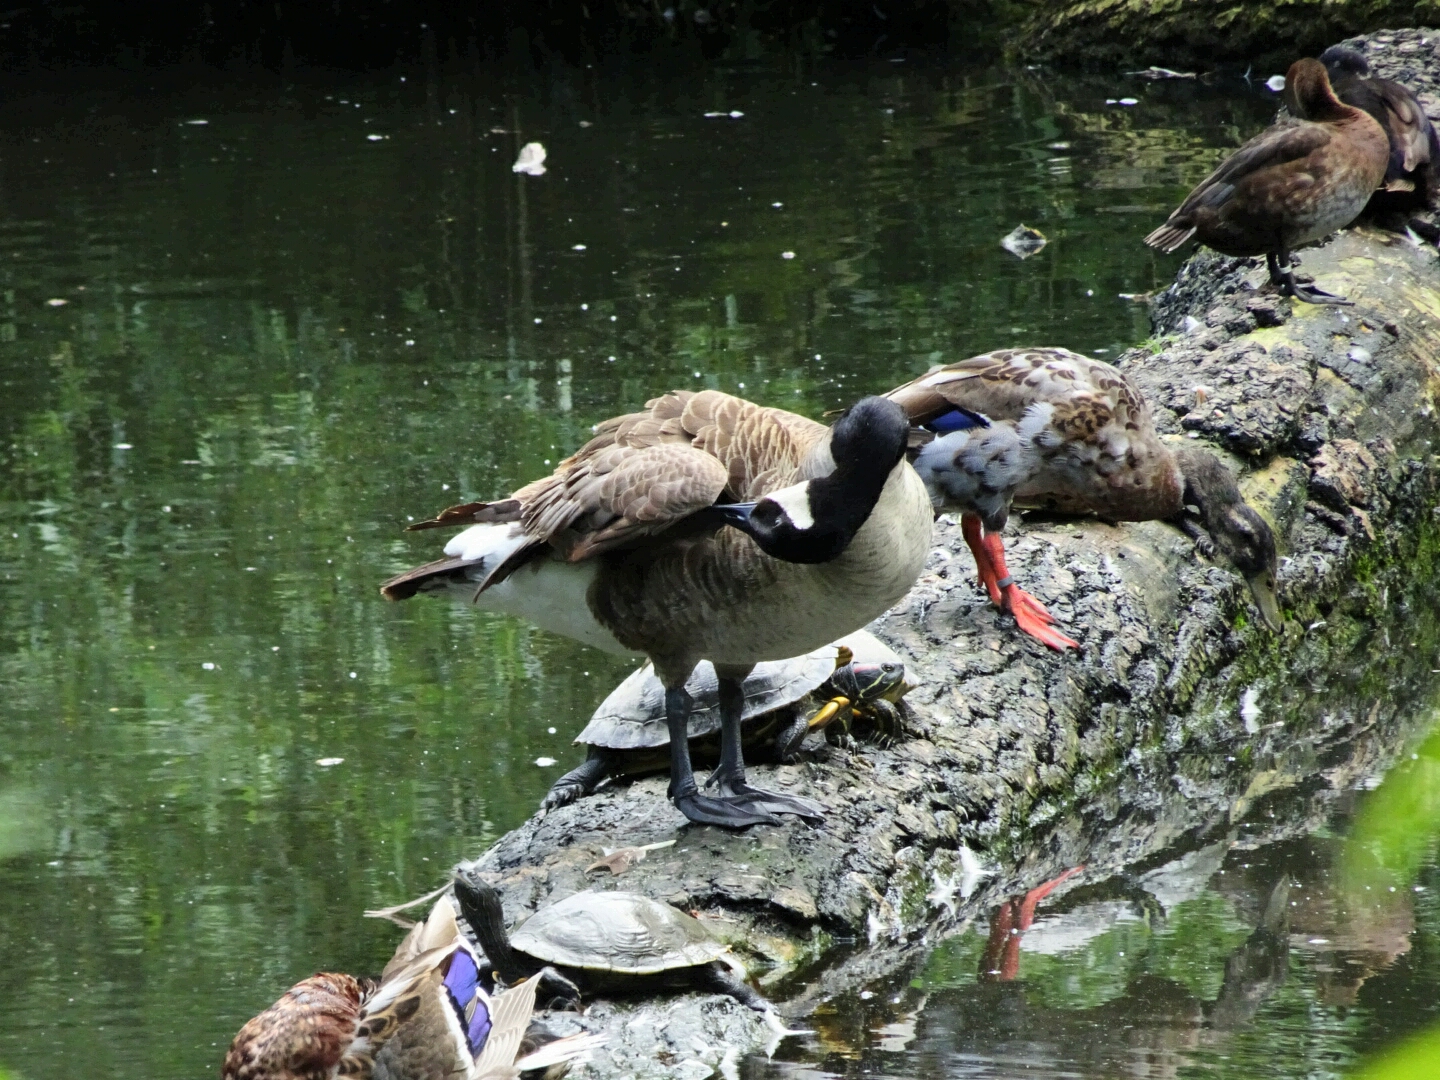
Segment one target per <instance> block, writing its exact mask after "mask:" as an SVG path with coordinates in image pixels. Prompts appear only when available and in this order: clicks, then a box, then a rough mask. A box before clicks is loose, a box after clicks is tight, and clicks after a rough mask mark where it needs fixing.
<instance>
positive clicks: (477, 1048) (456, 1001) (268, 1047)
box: [220, 896, 598, 1080]
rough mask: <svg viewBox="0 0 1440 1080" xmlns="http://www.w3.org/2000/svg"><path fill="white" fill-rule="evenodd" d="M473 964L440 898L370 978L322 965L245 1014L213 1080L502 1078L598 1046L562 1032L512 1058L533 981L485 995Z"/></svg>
mask: <svg viewBox="0 0 1440 1080" xmlns="http://www.w3.org/2000/svg"><path fill="white" fill-rule="evenodd" d="M480 969H481V960H480V957H479V956H478V954H477V953H476V952H475V950H474V948H473V947H472V946H471V945H470V943H469V942H468V941H467V940H466V939H465V938H464V936H463V935H462V934H461V933H460V928H459V925H458V923H457V922H456V920H455V909H454V906H453V905H452V904H451V902H450V898H449V897H448V896H442V897H441V898H440V899H439V900H438V901H437V902H436V904H435V906H434V908H432V909H431V912H430V915H429V916H428V917H427V918H426V919H425V921H424V922H420V923H417V924H416V925H415V927H414V928H413V929H412V930H411V931H410V933H409V934H408V935H406V937H405V939H404V940H403V941H402V942H401V943H400V946H399V948H397V949H396V950H395V955H394V957H393V958H392V959H391V961H390V962H389V963H388V964H387V965H385V970H384V972H383V973H382V974H381V976H380V978H379V979H378V980H376V979H357V978H355V977H353V976H350V975H342V974H336V973H334V972H320V973H319V974H317V975H312V976H310V978H308V979H302V980H301V981H300V982H298V983H296V984H295V985H294V986H292V987H291V988H290V989H289V990H287V991H286V992H285V993H284V994H283V995H282V996H281V998H280V1000H279V1001H277V1002H275V1004H273V1005H271V1006H270V1007H269V1008H268V1009H266V1010H265V1011H264V1012H262V1013H260V1014H259V1015H258V1016H255V1017H253V1018H252V1019H251V1020H249V1021H248V1022H247V1023H246V1024H245V1026H244V1027H242V1028H241V1029H240V1031H239V1033H238V1034H236V1036H235V1038H234V1040H233V1041H232V1042H231V1044H230V1049H229V1051H228V1052H227V1053H226V1055H225V1063H224V1065H223V1066H222V1068H221V1072H220V1075H221V1078H222V1080H330V1078H332V1077H340V1076H346V1077H359V1078H366V1077H374V1078H376V1080H380V1078H383V1080H508V1078H511V1077H514V1076H517V1075H518V1074H519V1072H520V1071H521V1070H523V1069H531V1068H535V1069H549V1068H552V1067H558V1066H560V1065H563V1064H565V1063H567V1062H568V1061H570V1060H571V1059H572V1058H574V1057H576V1056H578V1055H579V1054H582V1053H584V1052H586V1051H587V1050H589V1049H591V1048H592V1047H594V1046H595V1045H598V1040H597V1039H596V1038H595V1037H593V1036H587V1035H581V1036H569V1037H567V1038H564V1039H559V1040H553V1041H550V1042H548V1043H547V1044H546V1045H543V1046H541V1047H539V1048H538V1049H537V1050H535V1051H534V1052H533V1053H530V1054H527V1056H526V1057H524V1058H521V1059H520V1060H518V1061H517V1060H516V1056H517V1054H518V1053H519V1052H520V1051H521V1050H522V1047H523V1046H524V1043H525V1039H526V1029H527V1027H528V1025H529V1023H530V1016H531V1013H532V1012H533V1010H534V1006H535V989H536V983H535V980H533V979H531V980H526V981H525V982H524V983H520V984H518V985H516V986H513V987H511V988H510V989H508V990H505V991H503V992H501V993H498V994H495V995H493V996H491V995H489V994H487V993H486V992H485V990H484V988H483V987H482V986H480V984H479V973H480Z"/></svg>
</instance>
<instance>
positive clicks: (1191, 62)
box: [1017, 0, 1440, 79]
mask: <svg viewBox="0 0 1440 1080" xmlns="http://www.w3.org/2000/svg"><path fill="white" fill-rule="evenodd" d="M1437 23H1440V2H1437V0H1420V2H1418V3H1415V2H1411V3H1406V2H1403V0H1399V2H1396V0H1239V2H1237V0H1066V2H1062V3H1058V4H1037V5H1035V10H1034V13H1033V14H1032V15H1031V16H1030V17H1029V18H1028V20H1026V21H1025V22H1024V23H1023V25H1022V27H1021V29H1020V30H1019V31H1018V32H1017V51H1018V52H1019V53H1020V55H1022V56H1024V57H1025V58H1026V59H1043V60H1048V61H1051V62H1054V63H1057V64H1066V65H1080V66H1083V67H1092V68H1113V67H1116V66H1117V65H1135V66H1140V65H1145V64H1162V65H1164V66H1166V67H1169V68H1179V69H1183V70H1187V71H1206V70H1209V69H1211V68H1213V67H1214V66H1215V64H1216V63H1217V62H1231V63H1236V64H1251V63H1254V64H1267V63H1268V64H1269V65H1270V66H1271V68H1272V69H1273V71H1278V72H1283V71H1284V70H1285V69H1286V67H1288V66H1289V64H1290V62H1291V61H1292V60H1294V59H1295V58H1296V57H1298V56H1318V55H1319V54H1320V53H1321V52H1322V51H1323V50H1324V49H1325V47H1326V46H1328V45H1331V44H1333V43H1334V42H1335V41H1337V40H1339V39H1340V38H1343V37H1347V36H1349V35H1351V34H1360V33H1365V32H1368V31H1374V30H1378V29H1379V28H1381V27H1385V26H1424V25H1427V24H1428V25H1432V26H1433V25H1435V24H1437ZM1256 70H1257V71H1259V68H1257V69H1256ZM1272 73H1273V72H1272V71H1265V72H1263V73H1261V74H1260V77H1261V78H1262V79H1263V78H1264V77H1265V75H1268V74H1272Z"/></svg>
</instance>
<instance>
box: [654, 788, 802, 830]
mask: <svg viewBox="0 0 1440 1080" xmlns="http://www.w3.org/2000/svg"><path fill="white" fill-rule="evenodd" d="M670 798H671V800H672V801H673V802H674V803H675V807H676V809H677V810H679V811H680V812H681V813H682V814H684V815H685V816H686V817H687V818H689V819H690V820H691V821H693V822H695V823H696V824H697V825H719V826H720V827H721V828H724V829H743V828H746V827H747V826H750V825H779V824H780V819H779V818H778V817H776V816H775V815H774V814H773V813H770V812H769V811H768V810H767V809H766V808H765V807H763V806H758V805H752V804H751V803H749V802H747V801H745V800H744V799H741V798H735V797H728V796H725V795H722V796H721V797H720V798H715V797H712V796H710V795H701V794H700V792H699V791H698V790H697V789H696V788H695V786H694V784H693V783H692V784H691V785H690V790H689V791H681V792H679V793H676V792H671V794H670Z"/></svg>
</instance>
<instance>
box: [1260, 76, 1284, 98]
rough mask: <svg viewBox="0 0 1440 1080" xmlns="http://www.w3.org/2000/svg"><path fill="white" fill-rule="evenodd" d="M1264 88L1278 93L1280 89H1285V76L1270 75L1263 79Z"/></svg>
mask: <svg viewBox="0 0 1440 1080" xmlns="http://www.w3.org/2000/svg"><path fill="white" fill-rule="evenodd" d="M1265 88H1266V89H1267V90H1273V91H1274V92H1275V93H1277V94H1278V93H1280V91H1281V90H1284V89H1285V76H1284V75H1271V76H1270V77H1269V78H1268V79H1266V80H1265Z"/></svg>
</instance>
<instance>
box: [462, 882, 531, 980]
mask: <svg viewBox="0 0 1440 1080" xmlns="http://www.w3.org/2000/svg"><path fill="white" fill-rule="evenodd" d="M455 899H456V901H457V902H458V903H459V905H460V914H461V915H463V916H464V917H465V921H466V922H467V923H469V924H470V929H471V930H472V931H474V933H475V940H476V941H478V942H479V943H480V948H481V949H482V950H483V951H484V953H485V958H486V959H487V960H489V961H490V964H491V966H492V967H494V969H495V970H496V971H498V972H499V973H500V977H501V978H502V979H504V980H505V981H506V982H507V983H510V982H515V981H516V980H517V979H523V978H524V977H525V976H526V975H528V974H529V971H528V970H527V969H526V965H525V964H523V963H522V962H521V961H520V959H519V957H518V956H517V955H516V953H515V950H514V949H512V948H511V947H510V937H509V935H508V934H506V933H505V909H504V907H503V906H501V903H500V894H499V893H497V892H496V891H495V889H494V887H493V886H491V885H490V884H488V883H487V882H484V881H481V880H480V879H479V878H478V877H475V876H474V875H471V874H463V873H462V874H457V875H456V876H455Z"/></svg>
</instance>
